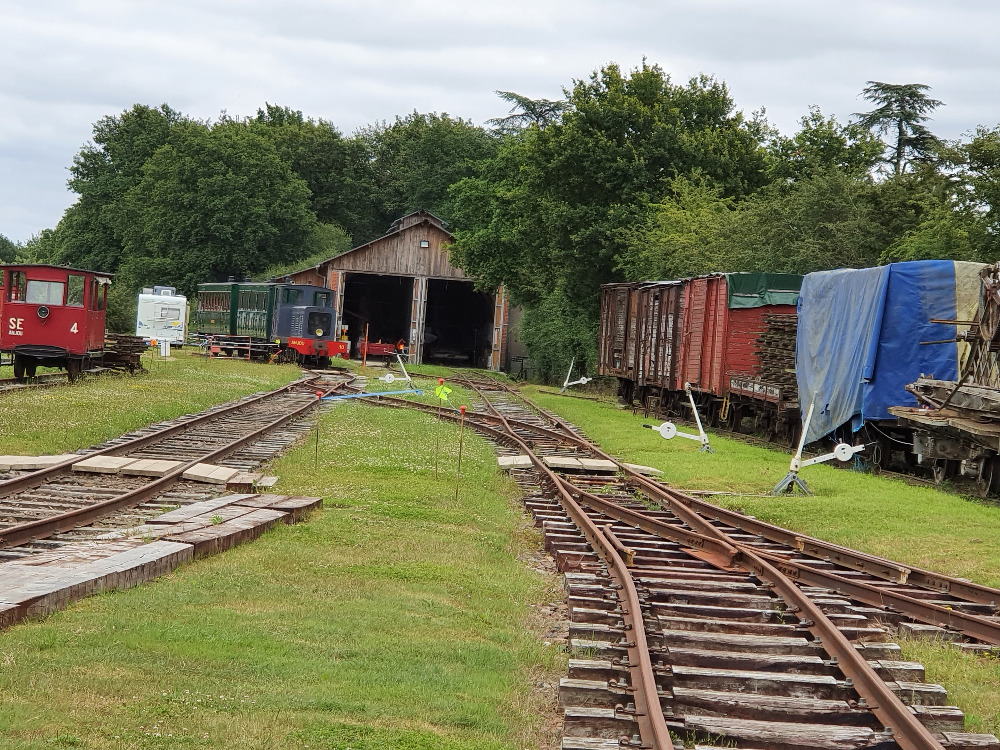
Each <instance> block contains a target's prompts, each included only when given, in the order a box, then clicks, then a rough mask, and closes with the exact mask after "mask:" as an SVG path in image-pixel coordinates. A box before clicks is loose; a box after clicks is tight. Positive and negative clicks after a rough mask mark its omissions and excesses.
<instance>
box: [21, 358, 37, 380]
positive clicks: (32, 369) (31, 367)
mask: <svg viewBox="0 0 1000 750" xmlns="http://www.w3.org/2000/svg"><path fill="white" fill-rule="evenodd" d="M36 372H38V360H37V359H27V358H25V360H24V374H25V376H26V377H29V378H33V377H35V373H36Z"/></svg>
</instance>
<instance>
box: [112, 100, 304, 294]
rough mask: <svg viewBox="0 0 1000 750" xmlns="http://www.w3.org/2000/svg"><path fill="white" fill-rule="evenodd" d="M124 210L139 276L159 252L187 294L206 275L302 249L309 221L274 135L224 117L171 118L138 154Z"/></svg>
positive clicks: (240, 271) (255, 266) (255, 267)
mask: <svg viewBox="0 0 1000 750" xmlns="http://www.w3.org/2000/svg"><path fill="white" fill-rule="evenodd" d="M123 214H124V216H125V222H124V226H123V235H124V242H125V249H126V250H127V252H128V254H129V256H130V258H132V259H133V260H134V261H135V263H136V268H137V269H139V270H138V271H137V273H138V275H140V276H143V275H146V274H148V273H149V271H151V270H152V269H156V270H157V271H159V270H160V268H161V266H160V262H161V261H163V260H168V261H169V263H170V264H171V266H172V270H173V276H174V282H175V285H176V286H177V287H178V288H179V289H180V290H183V291H185V292H187V293H189V294H190V293H193V292H194V291H195V288H196V286H197V284H198V282H200V281H204V280H206V279H212V278H221V277H225V276H228V275H230V274H235V275H237V276H242V275H244V274H252V273H256V272H258V271H261V270H263V269H265V268H267V267H268V266H270V265H274V264H276V263H278V262H280V261H288V260H290V259H292V260H293V259H295V257H296V256H299V257H302V256H303V255H305V253H304V252H303V250H304V249H305V248H306V247H307V245H306V241H307V239H308V238H309V236H310V234H311V232H312V231H313V230H314V228H315V225H316V217H315V215H314V214H313V213H312V212H311V211H310V209H309V188H308V187H307V186H306V184H305V182H304V181H303V180H302V179H300V178H298V177H296V176H295V175H294V174H292V171H291V169H290V167H289V165H288V164H287V163H286V162H284V161H282V159H281V158H280V156H279V155H278V153H277V150H276V149H275V147H274V145H273V143H272V142H271V141H269V140H268V139H266V138H264V137H262V136H261V135H259V134H258V133H257V132H255V131H254V130H251V129H248V128H247V127H245V126H244V125H242V124H240V123H237V122H234V121H229V120H224V121H222V122H220V123H218V124H216V125H215V126H213V127H209V126H206V125H203V124H200V123H194V122H185V123H180V124H178V125H176V126H175V127H174V128H173V129H172V132H171V134H170V138H169V139H168V142H167V143H166V144H165V145H164V146H162V147H161V148H160V149H159V150H157V151H156V153H154V154H153V155H152V156H151V157H150V158H149V159H148V160H147V161H146V163H145V165H144V167H143V176H142V180H140V181H139V183H138V184H136V185H135V186H134V187H133V188H132V189H130V190H129V192H128V194H127V196H126V199H125V206H124V210H123ZM147 279H148V277H146V278H144V281H145V280H147Z"/></svg>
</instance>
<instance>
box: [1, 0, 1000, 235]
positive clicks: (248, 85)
mask: <svg viewBox="0 0 1000 750" xmlns="http://www.w3.org/2000/svg"><path fill="white" fill-rule="evenodd" d="M998 29H1000V3H994V2H990V1H989V0H964V1H963V0H951V2H947V3H946V2H941V0H935V1H933V2H931V1H929V0H928V1H924V0H907V1H906V2H904V1H902V0H898V1H892V0H840V1H839V2H822V3H821V2H807V1H805V0H773V1H770V2H769V1H766V0H617V1H614V0H604V1H600V0H493V1H491V2H480V1H479V0H405V1H403V0H368V1H367V2H365V1H364V0H354V1H353V2H352V1H349V0H278V1H275V0H270V1H268V2H264V1H262V0H170V2H161V1H160V0H146V1H144V2H143V1H140V0H135V1H134V2H129V1H128V0H94V1H89V0H31V1H30V2H29V1H28V0H0V64H2V73H0V234H4V235H6V236H7V237H9V238H10V239H13V240H15V241H24V240H27V239H28V238H29V237H31V235H33V234H35V233H37V232H39V231H40V230H42V229H45V228H47V227H54V226H55V225H56V223H57V222H58V221H59V218H60V217H61V216H62V212H63V211H64V210H65V209H66V207H67V206H69V205H71V204H72V202H73V200H74V195H73V194H72V193H70V192H69V191H68V190H67V189H66V179H67V177H68V172H67V168H68V167H69V165H70V164H71V163H72V159H73V156H74V154H76V153H77V151H78V150H79V149H80V147H81V146H82V145H83V144H84V143H86V142H87V141H88V140H89V139H90V136H91V133H92V126H93V123H94V122H95V121H96V120H98V119H99V118H101V117H103V116H105V115H110V114H118V113H120V112H122V111H123V110H125V109H128V108H129V107H131V106H132V105H133V104H135V103H141V104H148V105H158V104H162V103H164V102H166V103H168V104H170V106H172V107H173V108H174V109H176V110H179V111H181V112H182V113H184V114H186V115H189V116H191V117H195V118H198V119H211V118H215V117H217V116H218V114H219V113H220V112H221V111H223V110H225V111H227V112H228V113H229V114H230V115H246V114H253V113H255V112H256V110H257V108H258V107H261V106H263V104H264V103H265V102H271V103H275V104H280V105H283V106H288V107H292V108H294V109H300V110H302V111H303V113H305V114H306V115H307V116H309V117H313V118H316V119H320V118H322V119H325V120H328V121H331V122H333V123H335V124H336V125H337V126H338V127H339V128H340V129H341V130H342V131H343V132H344V133H345V134H350V133H351V132H353V131H354V129H355V128H358V127H360V126H363V125H365V124H368V123H372V122H375V121H379V120H390V121H391V120H392V119H393V118H394V117H395V116H396V115H405V114H407V113H409V112H412V111H414V110H417V111H420V112H448V113H449V114H452V115H456V116H461V117H464V118H467V119H471V120H473V121H475V122H476V123H482V122H483V121H484V120H486V119H488V118H490V117H496V116H498V115H503V114H506V106H505V104H504V103H503V102H501V101H500V100H499V99H497V98H496V96H495V95H494V93H493V92H494V91H495V90H497V89H501V90H510V91H516V92H518V93H521V94H525V95H528V96H531V97H533V98H542V97H545V98H559V97H560V96H561V93H562V88H563V87H564V86H568V85H570V84H571V82H572V80H573V79H579V78H585V77H587V76H588V75H589V74H590V73H591V72H592V71H593V70H594V69H596V68H598V67H600V66H602V65H604V64H606V63H608V62H611V61H614V62H617V63H618V64H619V65H621V66H622V67H623V68H625V69H630V68H634V67H636V66H637V65H639V64H640V63H641V61H642V58H643V57H644V56H645V57H646V58H647V59H648V60H649V61H650V62H653V63H657V64H659V65H660V66H661V67H663V68H664V69H665V70H666V71H667V72H668V73H669V74H670V75H671V76H672V78H673V79H674V80H675V81H677V82H684V81H686V80H687V79H688V78H689V77H691V76H693V75H696V74H698V73H707V74H710V75H713V76H715V77H716V78H719V79H721V80H724V81H725V82H726V83H727V84H728V85H729V88H730V91H731V93H732V95H733V97H734V99H735V101H736V104H737V106H738V108H740V109H742V110H744V111H745V112H747V113H749V112H751V111H753V110H757V109H759V108H761V107H764V108H765V109H766V110H767V115H768V119H769V120H770V121H771V122H772V123H773V124H775V125H777V126H778V127H779V128H780V129H781V130H782V132H784V133H788V134H790V133H792V132H794V131H795V130H796V129H797V124H798V120H799V118H800V117H801V116H802V115H804V114H805V113H806V112H807V110H808V107H809V105H812V104H815V105H818V106H819V107H820V108H821V109H822V111H823V112H824V113H825V114H828V115H829V114H834V115H836V116H837V117H838V119H840V120H842V121H843V120H846V119H848V118H849V117H850V115H851V114H852V113H854V112H859V111H863V110H865V109H866V108H867V103H866V102H865V101H863V100H861V99H859V98H858V93H859V92H860V91H861V89H862V88H864V86H865V82H866V81H868V80H878V81H886V82H890V83H926V84H929V85H930V86H932V91H931V95H932V96H934V97H935V98H937V99H941V100H942V101H944V102H945V104H946V105H947V106H945V107H942V108H941V109H939V110H938V111H937V113H935V117H934V120H933V122H931V123H930V127H931V129H932V130H933V131H934V132H935V133H937V134H938V135H939V136H942V137H947V138H958V137H960V136H961V135H963V134H964V133H968V132H970V131H971V130H973V129H974V128H975V127H976V126H977V125H986V126H989V127H995V126H996V125H997V124H998V123H1000V96H998V95H997V94H998V90H997V89H998V86H1000V45H998V44H997V43H996V35H997V30H998Z"/></svg>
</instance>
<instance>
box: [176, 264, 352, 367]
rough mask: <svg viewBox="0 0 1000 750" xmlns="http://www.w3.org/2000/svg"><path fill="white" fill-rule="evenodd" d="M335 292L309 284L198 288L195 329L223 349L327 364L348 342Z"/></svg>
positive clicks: (342, 353) (232, 284)
mask: <svg viewBox="0 0 1000 750" xmlns="http://www.w3.org/2000/svg"><path fill="white" fill-rule="evenodd" d="M336 294H337V293H336V292H335V291H334V290H332V289H327V288H326V287H321V286H314V285H312V284H286V283H276V282H251V281H247V282H235V281H229V282H225V283H209V284H199V285H198V307H197V310H196V311H195V314H194V326H193V327H194V328H195V330H197V332H198V333H199V334H201V335H206V336H212V337H213V342H214V345H216V346H219V347H221V348H223V349H228V348H232V349H233V351H242V350H243V349H244V348H245V349H246V350H247V353H248V354H249V356H251V357H255V358H267V357H271V356H272V355H277V356H278V357H279V358H281V359H283V360H288V361H292V360H294V361H302V362H310V363H315V364H319V365H320V366H325V364H327V363H328V362H329V359H330V358H331V357H340V356H346V355H348V354H349V351H348V349H349V346H350V345H349V343H348V342H346V341H341V340H340V338H341V336H340V324H339V321H338V319H337V305H336Z"/></svg>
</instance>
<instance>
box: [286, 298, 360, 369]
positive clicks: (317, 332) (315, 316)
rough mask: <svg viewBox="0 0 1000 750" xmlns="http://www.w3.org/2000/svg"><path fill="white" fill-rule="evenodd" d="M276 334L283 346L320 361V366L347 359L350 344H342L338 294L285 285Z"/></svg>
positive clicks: (302, 355) (343, 342)
mask: <svg viewBox="0 0 1000 750" xmlns="http://www.w3.org/2000/svg"><path fill="white" fill-rule="evenodd" d="M277 294H278V295H279V303H278V304H276V305H275V318H276V320H275V331H276V332H278V335H279V337H280V339H283V340H282V341H281V343H283V344H285V345H287V347H288V348H289V349H290V350H293V351H295V352H298V354H299V355H300V356H301V357H304V358H316V361H317V362H318V363H319V365H320V366H322V367H326V366H328V365H329V362H330V358H332V357H338V356H345V355H346V354H347V353H348V351H347V347H348V344H347V342H345V341H340V340H339V338H340V330H339V326H338V325H337V309H336V307H335V305H334V299H335V292H334V291H333V290H331V289H323V288H321V287H314V286H311V285H288V286H281V287H279V288H278V290H277Z"/></svg>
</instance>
